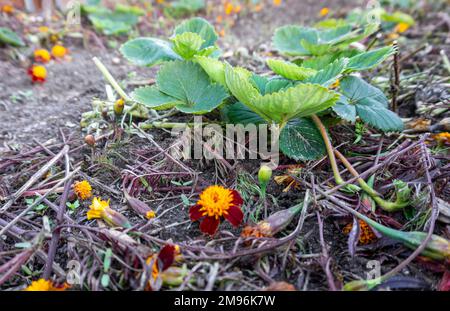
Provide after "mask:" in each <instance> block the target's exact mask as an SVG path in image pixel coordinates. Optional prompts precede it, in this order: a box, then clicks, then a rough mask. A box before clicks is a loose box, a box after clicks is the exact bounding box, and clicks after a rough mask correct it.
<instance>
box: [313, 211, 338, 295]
mask: <svg viewBox="0 0 450 311" xmlns="http://www.w3.org/2000/svg"><path fill="white" fill-rule="evenodd" d="M316 216H317V222H318V224H319V239H320V245H321V247H322V255H321V256H320V264H321V266H322V269H323V270H324V271H325V274H326V275H327V282H328V286H329V288H330V290H332V291H336V290H337V288H336V283H335V281H334V277H333V273H332V272H331V269H330V265H331V257H330V256H329V255H328V247H327V245H326V244H325V239H324V237H323V220H322V218H321V217H320V213H319V212H318V211H316Z"/></svg>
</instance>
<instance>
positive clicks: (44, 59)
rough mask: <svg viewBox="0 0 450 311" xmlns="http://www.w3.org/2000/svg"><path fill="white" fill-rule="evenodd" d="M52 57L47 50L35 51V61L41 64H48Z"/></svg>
mask: <svg viewBox="0 0 450 311" xmlns="http://www.w3.org/2000/svg"><path fill="white" fill-rule="evenodd" d="M51 58H52V56H51V55H50V53H49V51H47V50H46V49H37V50H36V51H34V60H35V61H37V62H41V63H44V64H45V63H48V62H49V61H50V59H51Z"/></svg>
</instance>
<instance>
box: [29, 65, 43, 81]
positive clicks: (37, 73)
mask: <svg viewBox="0 0 450 311" xmlns="http://www.w3.org/2000/svg"><path fill="white" fill-rule="evenodd" d="M28 75H29V76H30V77H31V80H32V81H33V82H39V83H44V82H45V79H46V78H47V69H45V67H44V66H41V65H33V66H31V67H30V69H28Z"/></svg>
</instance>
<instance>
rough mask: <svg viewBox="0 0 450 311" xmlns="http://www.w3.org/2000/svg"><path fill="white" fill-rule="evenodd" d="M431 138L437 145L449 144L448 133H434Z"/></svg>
mask: <svg viewBox="0 0 450 311" xmlns="http://www.w3.org/2000/svg"><path fill="white" fill-rule="evenodd" d="M432 138H433V139H434V140H435V141H437V143H438V144H439V145H449V144H450V133H449V132H442V133H439V134H435V135H433V136H432Z"/></svg>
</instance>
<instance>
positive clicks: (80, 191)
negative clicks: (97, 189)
mask: <svg viewBox="0 0 450 311" xmlns="http://www.w3.org/2000/svg"><path fill="white" fill-rule="evenodd" d="M73 191H74V192H75V194H76V195H77V197H78V198H80V199H81V200H87V199H89V198H90V197H92V187H91V184H90V183H89V182H88V181H87V180H83V181H78V182H76V183H75V184H74V185H73Z"/></svg>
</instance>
